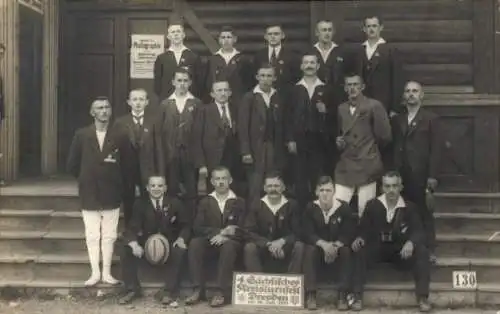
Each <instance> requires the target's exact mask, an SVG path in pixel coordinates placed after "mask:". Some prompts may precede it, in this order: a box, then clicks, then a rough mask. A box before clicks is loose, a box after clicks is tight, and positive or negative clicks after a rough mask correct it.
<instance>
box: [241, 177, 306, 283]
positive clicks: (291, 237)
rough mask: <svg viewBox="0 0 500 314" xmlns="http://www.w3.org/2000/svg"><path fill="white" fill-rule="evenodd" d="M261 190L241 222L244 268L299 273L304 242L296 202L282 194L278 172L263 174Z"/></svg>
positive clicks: (281, 184) (253, 270)
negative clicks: (245, 237) (245, 235)
mask: <svg viewBox="0 0 500 314" xmlns="http://www.w3.org/2000/svg"><path fill="white" fill-rule="evenodd" d="M264 191H265V192H266V195H265V196H264V197H263V198H261V199H260V200H256V201H254V202H252V204H251V206H250V208H249V212H248V214H247V218H246V222H245V229H246V230H248V231H249V240H250V241H249V242H247V243H246V244H245V247H244V250H243V254H244V255H243V260H244V263H245V269H246V271H249V272H258V273H260V272H262V271H263V270H264V271H266V272H268V271H271V272H287V273H292V274H300V273H301V272H302V257H303V254H304V244H303V243H302V242H301V241H300V235H301V230H300V218H301V212H300V211H299V208H298V204H297V202H295V201H294V200H292V199H288V198H286V197H285V196H284V195H283V192H284V191H285V184H284V182H283V179H281V176H280V175H279V174H278V173H268V174H266V179H265V182H264ZM262 264H264V265H265V266H264V267H263V266H262ZM283 266H285V267H283Z"/></svg>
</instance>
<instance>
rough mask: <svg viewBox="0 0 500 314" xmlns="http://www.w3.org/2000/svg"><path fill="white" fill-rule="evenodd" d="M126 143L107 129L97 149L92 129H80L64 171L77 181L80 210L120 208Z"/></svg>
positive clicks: (115, 132) (117, 131) (109, 128)
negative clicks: (101, 146)
mask: <svg viewBox="0 0 500 314" xmlns="http://www.w3.org/2000/svg"><path fill="white" fill-rule="evenodd" d="M126 145H127V144H126V143H124V141H123V140H121V136H120V134H119V130H117V129H116V128H115V127H114V126H112V125H110V126H109V127H108V131H107V133H106V138H105V139H104V145H103V150H102V151H101V150H100V149H99V143H98V142H97V135H96V128H95V125H90V126H87V127H85V128H82V129H79V130H78V131H77V132H76V134H75V136H74V137H73V142H72V143H71V147H70V149H69V155H68V161H67V169H68V172H69V173H71V174H72V175H73V176H75V177H76V178H77V179H78V192H79V196H80V200H81V202H82V204H81V205H82V209H85V210H101V209H115V208H118V207H120V205H121V202H122V197H123V178H122V173H123V172H124V171H126V169H125V167H124V164H123V158H124V151H125V150H126V149H127V148H126Z"/></svg>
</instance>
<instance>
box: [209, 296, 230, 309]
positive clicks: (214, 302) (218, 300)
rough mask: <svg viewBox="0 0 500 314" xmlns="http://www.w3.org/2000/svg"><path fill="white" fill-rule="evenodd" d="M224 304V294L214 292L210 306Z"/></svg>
mask: <svg viewBox="0 0 500 314" xmlns="http://www.w3.org/2000/svg"><path fill="white" fill-rule="evenodd" d="M225 304H226V300H225V299H224V296H223V295H222V294H216V295H214V297H213V298H212V300H210V306H211V307H221V306H223V305H225Z"/></svg>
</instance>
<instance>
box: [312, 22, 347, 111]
mask: <svg viewBox="0 0 500 314" xmlns="http://www.w3.org/2000/svg"><path fill="white" fill-rule="evenodd" d="M334 36H335V25H334V24H333V22H332V21H327V20H321V21H319V22H318V23H317V24H316V37H318V42H317V43H316V44H315V45H314V47H313V52H314V53H315V54H316V56H317V57H318V61H319V69H318V77H319V79H320V80H321V81H323V82H324V83H325V84H326V85H327V86H328V88H329V89H330V90H331V93H332V94H333V95H332V100H333V103H334V105H336V106H338V105H340V104H341V103H343V102H344V101H346V100H347V99H346V95H345V92H344V75H345V73H344V72H345V64H346V62H345V61H346V60H344V58H345V57H344V51H343V49H342V48H341V47H340V46H339V45H337V44H336V43H335V42H334V41H333V37H334Z"/></svg>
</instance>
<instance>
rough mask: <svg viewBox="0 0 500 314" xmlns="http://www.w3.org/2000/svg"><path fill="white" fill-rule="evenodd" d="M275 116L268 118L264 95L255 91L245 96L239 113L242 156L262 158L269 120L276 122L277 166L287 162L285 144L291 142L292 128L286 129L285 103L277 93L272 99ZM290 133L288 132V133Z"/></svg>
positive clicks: (275, 150)
mask: <svg viewBox="0 0 500 314" xmlns="http://www.w3.org/2000/svg"><path fill="white" fill-rule="evenodd" d="M271 108H272V110H273V115H272V116H268V114H267V112H268V111H267V105H266V103H265V101H264V99H263V98H262V95H260V94H259V93H255V92H253V91H251V92H248V93H246V94H245V96H243V100H242V101H241V103H240V106H239V113H238V116H239V118H238V121H239V123H238V135H239V139H240V144H241V154H242V155H251V156H252V157H253V158H257V157H258V156H262V149H263V144H264V139H265V138H264V136H265V131H266V125H267V124H266V121H267V119H273V121H274V143H273V147H274V153H275V156H276V165H278V166H280V165H282V164H283V163H284V162H285V142H288V141H291V138H292V135H291V134H290V128H288V129H285V123H286V122H285V118H286V117H285V103H284V102H283V101H282V97H281V96H280V94H278V93H277V92H276V93H274V94H273V96H272V97H271ZM287 131H288V132H287Z"/></svg>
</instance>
